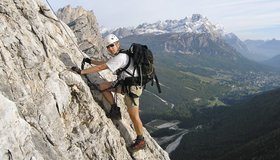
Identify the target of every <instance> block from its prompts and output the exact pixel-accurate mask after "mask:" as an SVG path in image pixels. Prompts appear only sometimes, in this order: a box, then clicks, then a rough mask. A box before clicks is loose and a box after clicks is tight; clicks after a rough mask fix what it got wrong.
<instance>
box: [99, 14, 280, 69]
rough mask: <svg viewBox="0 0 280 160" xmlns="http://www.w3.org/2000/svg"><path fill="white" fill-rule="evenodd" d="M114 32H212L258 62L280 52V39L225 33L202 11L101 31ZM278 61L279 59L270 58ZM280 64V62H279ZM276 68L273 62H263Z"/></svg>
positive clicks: (124, 35)
mask: <svg viewBox="0 0 280 160" xmlns="http://www.w3.org/2000/svg"><path fill="white" fill-rule="evenodd" d="M108 33H114V34H116V35H117V36H118V37H120V38H124V37H128V36H136V35H145V34H152V35H161V34H175V33H178V34H180V33H188V34H192V35H199V34H209V36H208V37H209V38H211V39H222V40H223V41H225V42H226V43H227V44H228V45H230V46H231V47H233V48H234V49H235V50H236V51H237V52H239V53H241V54H242V56H244V57H246V58H248V59H250V60H253V61H257V62H262V61H265V60H266V61H267V60H268V59H270V58H271V59H273V57H274V56H277V55H279V54H280V53H279V46H280V42H279V41H278V40H275V39H272V40H267V41H264V40H245V41H241V40H240V39H239V38H238V36H236V35H235V34H234V33H225V31H224V29H223V27H221V25H218V24H213V23H211V21H209V20H208V19H207V17H204V16H202V15H200V14H193V15H192V16H190V17H185V18H184V19H180V20H165V21H158V22H155V23H150V24H149V23H143V24H140V25H138V26H137V27H127V28H125V27H122V28H117V29H113V30H107V29H105V28H102V34H103V35H106V34H108ZM271 61H276V62H279V61H277V59H276V60H271ZM279 63H280V62H279ZM263 64H267V65H269V66H272V67H275V66H277V65H274V64H273V63H272V64H271V65H270V63H263Z"/></svg>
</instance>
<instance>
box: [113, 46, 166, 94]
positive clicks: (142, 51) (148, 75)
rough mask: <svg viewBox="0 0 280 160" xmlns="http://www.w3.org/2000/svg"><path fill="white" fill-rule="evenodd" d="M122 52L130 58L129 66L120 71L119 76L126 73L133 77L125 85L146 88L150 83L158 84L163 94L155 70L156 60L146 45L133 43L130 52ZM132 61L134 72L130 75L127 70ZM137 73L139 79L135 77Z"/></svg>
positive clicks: (126, 80)
mask: <svg viewBox="0 0 280 160" xmlns="http://www.w3.org/2000/svg"><path fill="white" fill-rule="evenodd" d="M121 52H123V53H125V54H127V55H128V56H129V62H128V64H127V65H126V66H125V67H124V68H122V69H120V70H119V71H118V72H117V74H118V75H119V74H120V73H121V72H126V73H128V74H130V75H131V77H129V78H126V79H125V80H124V83H125V85H134V84H137V85H141V86H144V88H145V87H146V84H147V83H148V82H152V84H151V85H153V82H154V81H155V82H156V85H157V88H158V92H159V93H161V89H160V85H159V81H158V78H157V75H156V72H155V68H154V58H153V53H152V52H151V50H149V49H148V47H147V46H146V45H142V44H137V43H132V44H131V46H130V47H129V49H128V50H121ZM131 59H132V60H133V62H134V71H133V73H132V74H131V73H129V72H127V71H126V69H127V68H128V67H129V65H130V62H131ZM135 72H137V73H138V77H135V76H134V75H135Z"/></svg>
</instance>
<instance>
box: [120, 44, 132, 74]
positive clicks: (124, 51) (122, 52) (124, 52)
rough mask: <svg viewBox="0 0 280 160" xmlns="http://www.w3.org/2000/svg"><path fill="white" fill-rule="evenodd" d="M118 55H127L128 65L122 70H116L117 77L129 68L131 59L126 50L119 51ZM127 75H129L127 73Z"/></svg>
mask: <svg viewBox="0 0 280 160" xmlns="http://www.w3.org/2000/svg"><path fill="white" fill-rule="evenodd" d="M119 53H121V54H126V55H128V63H127V64H126V65H125V66H124V67H123V68H120V69H118V71H117V75H120V74H121V73H122V72H123V71H126V69H127V68H128V67H129V65H130V63H131V57H130V56H129V54H128V50H124V49H121V50H120V51H119ZM127 73H128V74H130V73H129V72H127Z"/></svg>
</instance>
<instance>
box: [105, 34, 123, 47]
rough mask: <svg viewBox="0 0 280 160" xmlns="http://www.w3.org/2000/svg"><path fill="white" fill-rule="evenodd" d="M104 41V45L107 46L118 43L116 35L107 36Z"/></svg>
mask: <svg viewBox="0 0 280 160" xmlns="http://www.w3.org/2000/svg"><path fill="white" fill-rule="evenodd" d="M104 41H105V45H106V46H108V45H110V44H113V43H115V42H117V41H119V39H118V37H117V36H116V35H114V34H109V35H107V36H106V37H105V39H104Z"/></svg>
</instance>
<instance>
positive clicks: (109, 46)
mask: <svg viewBox="0 0 280 160" xmlns="http://www.w3.org/2000/svg"><path fill="white" fill-rule="evenodd" d="M114 46H115V44H114V43H113V44H110V45H108V46H106V48H107V49H109V48H111V47H114Z"/></svg>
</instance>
